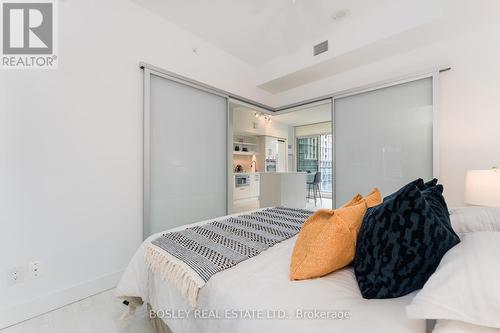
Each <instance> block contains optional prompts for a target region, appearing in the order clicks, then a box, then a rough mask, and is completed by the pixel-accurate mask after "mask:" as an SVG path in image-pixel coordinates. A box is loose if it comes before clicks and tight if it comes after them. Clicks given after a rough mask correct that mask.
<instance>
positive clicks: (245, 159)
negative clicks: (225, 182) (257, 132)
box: [233, 155, 259, 172]
mask: <svg viewBox="0 0 500 333" xmlns="http://www.w3.org/2000/svg"><path fill="white" fill-rule="evenodd" d="M251 163H252V156H250V155H248V156H244V155H234V156H233V171H234V168H236V166H237V165H238V164H239V165H241V166H242V167H243V169H244V170H245V172H250V171H251V166H250V164H251ZM257 170H259V166H258V165H257Z"/></svg>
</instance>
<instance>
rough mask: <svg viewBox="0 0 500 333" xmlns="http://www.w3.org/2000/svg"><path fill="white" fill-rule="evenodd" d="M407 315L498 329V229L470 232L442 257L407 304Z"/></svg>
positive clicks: (499, 279)
mask: <svg viewBox="0 0 500 333" xmlns="http://www.w3.org/2000/svg"><path fill="white" fill-rule="evenodd" d="M406 313H407V314H408V316H409V317H410V318H416V319H451V320H460V321H463V322H467V323H471V324H475V325H479V326H488V327H496V328H500V232H473V233H469V234H465V235H464V236H463V238H462V241H461V242H460V243H459V244H457V245H456V246H455V247H453V248H452V249H450V250H449V251H448V252H447V253H446V254H445V255H444V257H443V259H441V263H440V264H439V266H438V268H437V269H436V271H435V272H434V274H432V275H431V277H430V278H429V280H427V282H426V284H425V285H424V287H423V288H422V290H420V291H419V292H418V293H417V295H416V296H415V297H414V298H413V301H412V302H411V304H410V305H408V306H407V307H406Z"/></svg>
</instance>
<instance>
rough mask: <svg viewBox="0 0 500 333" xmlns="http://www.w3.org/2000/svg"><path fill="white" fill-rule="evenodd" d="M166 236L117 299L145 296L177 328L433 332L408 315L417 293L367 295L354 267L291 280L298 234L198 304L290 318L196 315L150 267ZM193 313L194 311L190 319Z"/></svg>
mask: <svg viewBox="0 0 500 333" xmlns="http://www.w3.org/2000/svg"><path fill="white" fill-rule="evenodd" d="M207 222H208V221H204V222H200V223H196V224H192V225H190V226H193V225H198V224H204V223H207ZM186 227H188V226H184V227H180V228H176V229H172V231H174V230H181V229H183V228H186ZM160 234H161V233H159V234H156V235H152V236H151V237H149V238H148V239H147V240H146V241H145V242H144V243H143V244H142V245H141V246H140V248H139V249H138V251H137V252H136V254H135V255H134V257H133V259H132V261H131V262H130V264H129V266H128V267H127V269H126V270H125V272H124V274H123V276H122V279H121V281H120V283H119V285H118V287H117V290H116V296H118V297H133V296H135V297H141V298H142V300H143V301H144V302H146V303H149V304H151V306H152V307H153V309H155V310H167V312H165V313H168V314H170V315H176V316H180V317H183V318H178V319H172V318H163V320H164V321H165V322H166V323H167V325H168V326H169V327H170V329H171V330H172V332H174V333H180V332H190V333H197V332H199V333H226V332H227V333H234V332H239V333H246V332H248V333H250V332H252V333H253V332H329V333H335V332H350V333H367V332H370V333H378V332H380V333H388V332H397V333H424V332H425V331H426V323H425V320H419V319H408V318H407V316H406V313H405V306H406V305H408V304H409V303H410V302H411V299H412V297H413V296H414V294H410V295H407V296H404V297H400V298H396V299H390V300H366V299H363V298H362V297H361V294H360V292H359V288H358V286H357V283H356V280H355V276H354V272H353V269H352V267H349V268H346V269H343V270H341V271H338V272H335V273H332V274H330V275H328V276H326V277H323V278H319V279H313V280H305V281H290V280H289V278H288V273H289V265H290V256H291V252H292V249H293V245H294V244H295V239H296V237H293V238H292V239H289V240H287V241H284V242H282V243H280V244H277V245H275V246H273V247H271V248H270V249H268V250H266V251H264V252H262V253H260V254H259V255H257V256H255V257H253V258H250V259H248V260H245V261H243V262H241V263H240V264H238V265H237V266H235V267H233V268H230V269H227V270H225V271H222V272H220V273H217V274H216V275H214V276H213V277H212V278H211V279H210V280H209V281H208V283H207V284H206V285H205V286H204V287H203V289H202V290H201V291H200V294H199V298H198V309H200V310H205V311H209V312H207V313H205V316H207V315H208V316H209V317H210V316H211V315H214V314H217V315H222V316H223V315H224V311H225V310H233V309H234V310H248V311H254V310H258V311H261V312H259V313H260V314H263V313H264V314H265V311H266V310H279V311H280V312H279V315H280V316H282V315H284V314H286V315H287V316H289V319H287V320H283V319H243V318H238V319H231V318H230V319H227V318H220V319H200V318H194V313H193V312H190V313H189V312H188V311H190V310H192V308H191V306H190V305H189V303H188V301H187V300H186V299H185V298H184V297H183V296H182V295H181V294H180V293H179V292H178V291H177V289H176V288H175V287H174V286H173V285H172V284H170V283H168V282H165V281H163V280H161V279H160V277H159V276H158V275H157V274H154V273H152V272H150V271H149V270H148V269H147V267H146V265H145V262H144V252H145V248H146V245H147V244H148V243H149V242H151V241H152V240H153V239H155V238H156V237H158V236H159V235H160ZM298 310H318V311H328V312H330V313H333V312H334V311H348V312H349V314H350V318H349V319H344V320H334V319H319V320H318V319H317V320H313V319H296V318H295V316H296V314H297V311H298ZM184 311H186V312H184ZM262 311H264V312H262ZM160 313H162V312H161V311H160ZM186 313H189V314H188V318H187V319H186V318H185V315H186ZM254 313H255V312H254ZM198 314H200V313H199V312H198ZM246 314H248V313H246ZM233 315H234V313H231V316H233Z"/></svg>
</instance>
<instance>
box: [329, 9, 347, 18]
mask: <svg viewBox="0 0 500 333" xmlns="http://www.w3.org/2000/svg"><path fill="white" fill-rule="evenodd" d="M348 14H349V10H347V9H341V10H338V11H336V12H335V13H333V14H332V20H334V21H337V20H340V19H343V18H344V17H346V16H347V15H348Z"/></svg>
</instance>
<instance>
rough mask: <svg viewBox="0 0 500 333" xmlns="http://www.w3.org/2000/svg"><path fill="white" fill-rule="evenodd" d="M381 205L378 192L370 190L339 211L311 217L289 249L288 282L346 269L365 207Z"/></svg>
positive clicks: (321, 211) (319, 213) (325, 210)
mask: <svg viewBox="0 0 500 333" xmlns="http://www.w3.org/2000/svg"><path fill="white" fill-rule="evenodd" d="M381 202H382V198H381V196H380V191H379V190H378V189H374V190H373V191H372V192H371V193H370V194H369V195H368V196H367V197H366V198H363V197H362V196H361V195H359V194H357V195H356V196H355V197H354V198H352V200H350V201H349V202H348V203H346V204H345V205H344V206H342V207H340V208H339V209H336V210H331V209H321V210H319V211H317V212H316V213H314V214H313V215H311V217H309V218H308V219H307V221H306V222H304V224H303V225H302V229H301V230H300V233H299V235H298V237H297V241H296V242H295V246H294V248H293V253H292V260H291V264H290V279H291V280H304V279H311V278H315V277H320V276H324V275H326V274H329V273H331V272H333V271H336V270H338V269H341V268H343V267H345V266H347V265H349V264H350V263H351V262H352V261H353V260H354V254H355V252H356V238H357V236H358V231H359V228H360V227H361V223H362V222H363V217H364V216H365V213H366V210H367V208H368V205H370V207H372V206H375V205H377V204H380V203H381Z"/></svg>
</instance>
